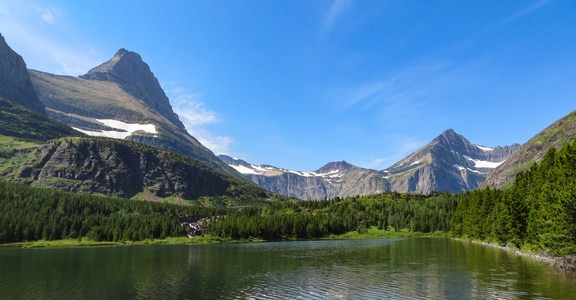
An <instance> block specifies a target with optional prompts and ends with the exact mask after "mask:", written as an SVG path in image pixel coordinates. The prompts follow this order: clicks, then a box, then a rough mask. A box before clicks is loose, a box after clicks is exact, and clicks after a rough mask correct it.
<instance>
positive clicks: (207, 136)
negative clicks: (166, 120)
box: [168, 88, 233, 154]
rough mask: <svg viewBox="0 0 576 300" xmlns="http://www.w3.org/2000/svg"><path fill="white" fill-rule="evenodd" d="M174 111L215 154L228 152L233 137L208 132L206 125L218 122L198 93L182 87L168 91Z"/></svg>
mask: <svg viewBox="0 0 576 300" xmlns="http://www.w3.org/2000/svg"><path fill="white" fill-rule="evenodd" d="M168 94H169V97H170V100H171V103H172V106H173V108H174V112H176V113H177V114H178V116H179V117H180V120H181V121H182V123H184V126H185V127H186V130H188V133H190V135H192V136H193V137H195V138H196V139H198V141H200V143H202V144H203V145H204V146H206V147H207V148H208V149H210V150H212V152H214V153H215V154H229V153H230V150H229V147H230V145H231V144H232V143H233V139H232V138H231V137H227V136H221V135H217V134H214V133H212V132H210V131H209V130H208V129H207V128H206V127H207V126H208V125H210V124H213V123H217V122H219V121H220V120H219V118H218V115H217V114H216V113H215V112H214V111H211V110H210V109H208V108H207V107H206V106H205V104H204V103H203V102H202V101H199V100H198V98H199V95H198V94H192V93H189V92H188V91H187V90H186V89H184V88H174V89H170V90H169V91H168Z"/></svg>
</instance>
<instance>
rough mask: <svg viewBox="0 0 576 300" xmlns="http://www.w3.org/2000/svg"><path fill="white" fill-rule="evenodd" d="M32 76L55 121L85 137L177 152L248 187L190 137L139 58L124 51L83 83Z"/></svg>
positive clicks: (79, 79)
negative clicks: (107, 138)
mask: <svg viewBox="0 0 576 300" xmlns="http://www.w3.org/2000/svg"><path fill="white" fill-rule="evenodd" d="M29 72H30V75H31V79H32V83H33V84H34V87H35V89H36V92H37V93H38V96H39V98H40V100H41V101H42V103H43V104H44V105H45V106H46V112H47V113H48V115H49V116H51V117H52V118H54V119H56V120H59V121H61V122H63V123H65V124H67V125H69V126H71V127H73V128H74V129H76V130H78V131H80V132H82V133H85V134H87V135H91V136H104V137H112V138H117V139H125V140H130V141H135V142H139V143H143V144H147V145H151V146H154V147H157V148H161V149H166V150H171V151H175V152H179V153H182V154H184V155H187V156H189V157H191V158H194V159H197V160H199V161H201V162H203V163H204V164H206V165H207V166H210V167H211V168H214V169H215V170H218V171H220V172H224V173H226V174H228V175H230V176H233V177H235V178H237V179H240V180H245V181H246V178H244V177H243V176H242V175H240V174H238V172H236V171H235V170H234V169H232V168H230V167H229V166H228V165H226V164H225V163H223V162H222V161H221V160H220V159H218V158H217V157H216V155H214V153H212V151H210V150H209V149H208V148H206V147H205V146H204V145H202V144H201V143H200V142H198V141H197V140H196V139H195V138H194V137H192V136H191V135H189V134H188V133H187V131H186V129H185V128H184V125H183V124H182V122H181V121H180V120H179V118H178V116H177V115H176V113H174V112H173V110H172V106H171V105H170V102H169V100H168V97H167V96H166V94H165V93H164V91H163V90H162V88H161V87H160V84H159V82H158V80H157V79H156V77H155V76H154V74H153V73H152V71H151V70H150V67H149V66H148V64H146V63H145V62H144V61H143V60H142V58H141V57H140V55H139V54H137V53H135V52H131V51H128V50H125V49H120V50H119V51H118V52H117V53H116V54H115V55H114V57H112V58H111V59H110V60H108V61H107V62H105V63H103V64H101V65H99V66H97V67H95V68H93V69H92V70H90V71H89V72H88V73H86V74H85V75H82V76H79V77H71V76H61V75H54V74H50V73H45V72H41V71H36V70H29Z"/></svg>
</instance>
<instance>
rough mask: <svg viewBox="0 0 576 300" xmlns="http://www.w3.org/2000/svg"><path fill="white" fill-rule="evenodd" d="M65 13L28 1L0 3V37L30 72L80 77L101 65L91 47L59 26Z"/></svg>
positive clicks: (2, 0) (65, 26)
mask: <svg viewBox="0 0 576 300" xmlns="http://www.w3.org/2000/svg"><path fill="white" fill-rule="evenodd" d="M64 17H65V12H64V11H63V10H62V9H60V8H58V7H53V6H52V7H46V6H43V5H40V4H38V3H37V2H36V1H32V0H21V1H7V0H0V33H2V35H3V36H4V37H5V38H6V41H7V42H8V43H9V44H10V46H11V47H12V48H13V49H14V50H15V51H16V52H18V53H19V54H20V55H21V56H22V57H23V58H24V60H25V61H26V64H27V65H28V67H30V68H35V69H40V70H42V71H47V72H51V73H56V74H64V75H80V74H83V73H85V72H86V71H88V70H89V69H90V68H92V67H94V66H96V65H98V64H99V63H101V62H102V61H103V56H102V55H101V54H100V53H99V52H98V51H97V50H96V49H95V48H94V47H92V46H90V45H89V44H87V43H86V42H85V41H82V40H80V39H79V38H78V36H76V35H73V34H72V32H73V31H74V29H73V27H74V26H72V25H69V24H68V23H67V22H61V19H64Z"/></svg>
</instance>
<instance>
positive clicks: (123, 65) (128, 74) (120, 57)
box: [80, 49, 184, 130]
mask: <svg viewBox="0 0 576 300" xmlns="http://www.w3.org/2000/svg"><path fill="white" fill-rule="evenodd" d="M80 78H84V79H88V80H99V81H110V82H114V83H117V84H119V85H120V86H121V87H122V88H123V89H124V90H125V91H126V92H128V93H129V94H130V95H132V96H134V97H135V98H138V99H141V100H142V101H143V102H144V103H145V104H146V105H147V106H149V108H150V109H151V110H154V111H157V112H159V113H160V114H161V115H162V116H164V117H165V118H166V119H168V120H169V121H170V122H172V124H174V125H176V127H178V128H180V129H182V130H184V124H182V122H181V121H180V119H179V118H178V115H176V114H175V113H174V112H173V111H172V106H171V105H170V101H169V100H168V97H167V96H166V94H165V93H164V90H163V89H162V87H160V83H159V82H158V79H156V77H155V76H154V74H153V73H152V71H151V70H150V67H149V66H148V64H146V63H145V62H144V61H142V57H140V55H139V54H138V53H135V52H132V51H128V50H126V49H120V50H118V52H116V54H115V55H114V57H112V59H110V60H109V61H107V62H105V63H103V64H101V65H99V66H97V67H95V68H93V69H92V70H90V71H88V73H86V74H85V75H83V76H80Z"/></svg>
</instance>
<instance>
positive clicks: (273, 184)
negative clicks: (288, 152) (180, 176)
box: [220, 155, 389, 200]
mask: <svg viewBox="0 0 576 300" xmlns="http://www.w3.org/2000/svg"><path fill="white" fill-rule="evenodd" d="M220 158H221V159H222V160H223V161H224V162H226V163H228V164H229V165H230V166H231V167H233V168H235V169H236V170H237V171H239V172H240V173H242V174H244V175H245V176H246V177H248V178H250V180H252V181H253V182H255V183H256V184H258V185H259V186H261V187H263V188H265V189H266V190H268V191H272V192H275V193H279V194H282V195H287V196H291V197H296V198H299V199H303V200H320V199H330V198H335V197H347V196H356V195H369V194H375V193H380V192H383V191H387V190H389V184H388V182H387V181H386V180H385V179H384V176H383V174H382V173H381V172H379V171H375V170H369V169H363V168H359V167H357V166H354V165H351V164H349V163H347V162H345V161H340V162H332V163H328V164H326V165H325V166H323V167H322V168H320V169H318V170H316V171H313V172H301V171H291V170H286V169H281V168H277V167H274V166H270V165H261V166H258V165H253V164H250V163H247V162H246V161H243V160H240V159H235V158H231V157H229V156H225V155H220Z"/></svg>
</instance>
